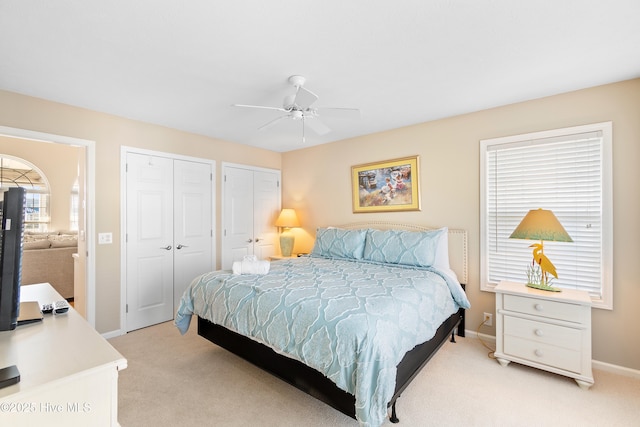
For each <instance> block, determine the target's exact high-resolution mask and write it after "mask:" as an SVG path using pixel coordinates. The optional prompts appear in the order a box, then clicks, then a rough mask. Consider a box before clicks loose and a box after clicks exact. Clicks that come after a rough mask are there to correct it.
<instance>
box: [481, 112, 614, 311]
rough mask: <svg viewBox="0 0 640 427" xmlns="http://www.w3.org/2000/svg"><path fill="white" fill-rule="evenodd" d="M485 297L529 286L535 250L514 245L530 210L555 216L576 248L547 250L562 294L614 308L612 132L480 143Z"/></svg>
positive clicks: (596, 128) (582, 130)
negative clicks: (577, 292)
mask: <svg viewBox="0 0 640 427" xmlns="http://www.w3.org/2000/svg"><path fill="white" fill-rule="evenodd" d="M480 152H481V154H480V157H481V160H480V162H481V164H480V173H481V214H480V216H481V237H480V238H481V266H480V270H481V271H480V276H481V277H480V279H481V289H482V290H492V289H493V287H495V285H497V283H498V282H499V281H500V280H511V281H515V282H522V283H524V282H526V269H527V266H528V265H530V264H531V261H532V249H531V248H530V247H529V244H531V243H534V242H527V241H524V240H518V239H509V235H510V234H511V232H513V230H514V229H515V228H516V227H517V226H518V224H519V223H520V221H521V220H522V218H523V217H524V216H525V215H526V213H527V212H528V211H529V210H530V209H537V208H543V209H549V210H551V211H553V212H554V213H555V215H556V216H557V217H558V220H559V221H560V223H561V224H562V225H563V226H564V228H565V229H566V230H567V232H568V233H569V235H570V236H571V238H572V239H573V243H567V242H545V243H544V247H545V254H547V255H548V256H549V258H550V259H551V260H552V261H553V263H554V264H555V266H556V269H557V271H558V278H557V279H555V278H554V279H553V282H552V284H553V285H554V286H557V287H560V288H573V289H583V290H586V291H588V292H589V294H590V295H591V298H592V301H593V303H594V307H600V308H608V309H611V308H612V300H613V297H612V282H613V273H612V271H613V268H612V264H613V255H612V254H613V237H612V232H613V225H612V165H611V153H612V126H611V122H607V123H599V124H594V125H586V126H577V127H572V128H566V129H558V130H553V131H546V132H537V133H532V134H526V135H517V136H511V137H504V138H496V139H489V140H483V141H481V142H480Z"/></svg>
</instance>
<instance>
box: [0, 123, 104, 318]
mask: <svg viewBox="0 0 640 427" xmlns="http://www.w3.org/2000/svg"><path fill="white" fill-rule="evenodd" d="M0 135H2V136H5V137H9V138H16V139H24V140H30V141H35V142H41V143H43V144H64V145H71V146H76V147H81V148H83V149H84V151H85V155H84V160H85V162H84V163H85V168H84V169H85V170H84V177H85V179H84V185H85V191H84V193H85V196H86V198H85V215H84V219H85V228H84V233H83V235H82V236H79V238H78V253H79V257H82V260H80V261H79V262H83V267H84V268H82V269H80V271H81V272H83V273H84V274H83V278H84V289H83V290H84V291H85V292H84V304H83V305H84V316H85V319H86V320H87V322H89V324H90V325H91V326H93V327H94V328H95V318H96V313H95V257H94V256H87V254H95V239H94V230H95V152H96V148H95V141H90V140H85V139H79V138H74V137H70V136H62V135H55V134H50V133H45V132H36V131H31V130H27V129H19V128H12V127H7V126H0ZM83 244H84V245H83ZM83 246H84V247H83ZM81 248H82V249H81ZM81 291H82V290H81ZM74 304H75V305H79V304H82V302H81V299H80V301H78V300H75V301H74ZM77 309H80V310H78V311H81V309H82V307H79V306H78V307H77Z"/></svg>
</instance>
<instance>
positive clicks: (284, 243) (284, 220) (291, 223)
mask: <svg viewBox="0 0 640 427" xmlns="http://www.w3.org/2000/svg"><path fill="white" fill-rule="evenodd" d="M276 227H281V228H282V233H280V251H281V252H282V256H285V257H289V256H291V251H292V250H293V243H294V242H295V237H294V235H293V233H292V232H291V228H293V227H300V221H298V215H296V211H295V210H293V209H282V211H281V212H280V215H279V216H278V219H277V220H276Z"/></svg>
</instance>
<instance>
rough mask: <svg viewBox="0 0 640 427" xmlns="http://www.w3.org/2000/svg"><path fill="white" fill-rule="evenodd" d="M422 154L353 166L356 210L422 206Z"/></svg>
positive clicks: (415, 207) (404, 209)
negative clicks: (419, 185)
mask: <svg viewBox="0 0 640 427" xmlns="http://www.w3.org/2000/svg"><path fill="white" fill-rule="evenodd" d="M419 160H420V159H419V156H412V157H403V158H401V159H393V160H386V161H383V162H375V163H367V164H364V165H356V166H352V167H351V187H352V199H353V212H354V213H364V212H393V211H419V210H420V191H418V183H419V182H420V177H419V173H420V172H419V170H418V162H419Z"/></svg>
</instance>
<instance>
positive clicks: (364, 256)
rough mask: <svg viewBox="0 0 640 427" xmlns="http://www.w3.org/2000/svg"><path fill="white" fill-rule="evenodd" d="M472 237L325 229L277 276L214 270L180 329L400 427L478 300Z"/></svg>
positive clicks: (181, 316)
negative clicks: (471, 277) (418, 380)
mask: <svg viewBox="0 0 640 427" xmlns="http://www.w3.org/2000/svg"><path fill="white" fill-rule="evenodd" d="M466 245H467V243H466V232H465V231H464V230H451V229H447V228H439V229H432V228H428V227H421V226H416V225H406V224H395V223H389V222H373V223H358V224H351V225H342V226H337V227H327V228H319V229H318V230H317V235H316V242H315V245H314V248H313V251H312V253H311V254H310V255H309V256H304V257H299V258H294V259H286V260H281V261H276V262H273V263H271V266H270V270H269V272H268V273H267V274H241V275H238V274H235V275H234V274H232V273H231V272H228V271H215V272H210V273H207V274H204V275H201V276H198V277H197V278H196V279H194V281H193V282H192V283H191V285H190V287H189V288H188V289H187V290H186V291H185V293H184V295H183V297H182V300H181V302H180V307H179V309H178V312H177V314H176V320H175V323H176V326H177V327H178V328H179V329H180V331H181V333H186V331H187V329H188V327H189V324H190V320H191V317H192V316H193V315H196V316H197V318H198V320H197V324H198V334H199V335H201V336H203V337H204V338H206V339H208V340H210V341H212V342H213V343H215V344H217V345H219V346H221V347H223V348H225V349H227V350H229V351H231V352H233V353H235V354H237V355H239V356H241V357H243V358H244V359H246V360H248V361H250V362H252V363H254V364H255V365H257V366H258V367H260V368H262V369H265V370H267V371H268V372H271V373H272V374H274V375H276V376H278V377H280V378H281V379H283V380H285V381H287V382H289V383H290V384H292V385H294V386H296V387H298V388H299V389H301V390H303V391H305V392H306V393H308V394H310V395H312V396H314V397H316V398H318V399H319V400H321V401H323V402H325V403H327V404H329V405H331V406H332V407H334V408H335V409H337V410H339V411H341V412H343V413H345V414H347V415H349V416H351V417H353V418H355V419H357V420H358V422H359V423H360V425H362V426H379V425H381V424H382V423H383V422H384V420H385V419H386V418H387V417H388V416H389V415H388V408H389V407H390V408H391V415H390V417H389V418H390V420H391V421H392V422H398V417H397V415H396V401H397V399H398V398H399V397H400V395H401V393H402V392H403V391H404V390H405V388H406V387H407V386H408V384H409V383H410V382H411V380H412V379H413V378H414V377H415V376H416V375H417V374H418V373H419V371H420V370H421V369H422V367H423V366H424V365H425V364H426V363H427V362H428V361H429V359H430V358H431V357H432V356H433V354H435V352H436V351H437V350H438V349H439V348H440V347H441V346H442V345H443V344H444V343H445V342H446V341H447V339H448V338H449V336H450V337H451V340H452V341H454V333H455V332H456V330H457V333H458V335H460V336H464V309H465V308H468V307H469V301H468V299H467V298H466V295H465V294H464V290H463V285H461V283H466V281H467V259H466V250H467V248H466Z"/></svg>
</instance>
